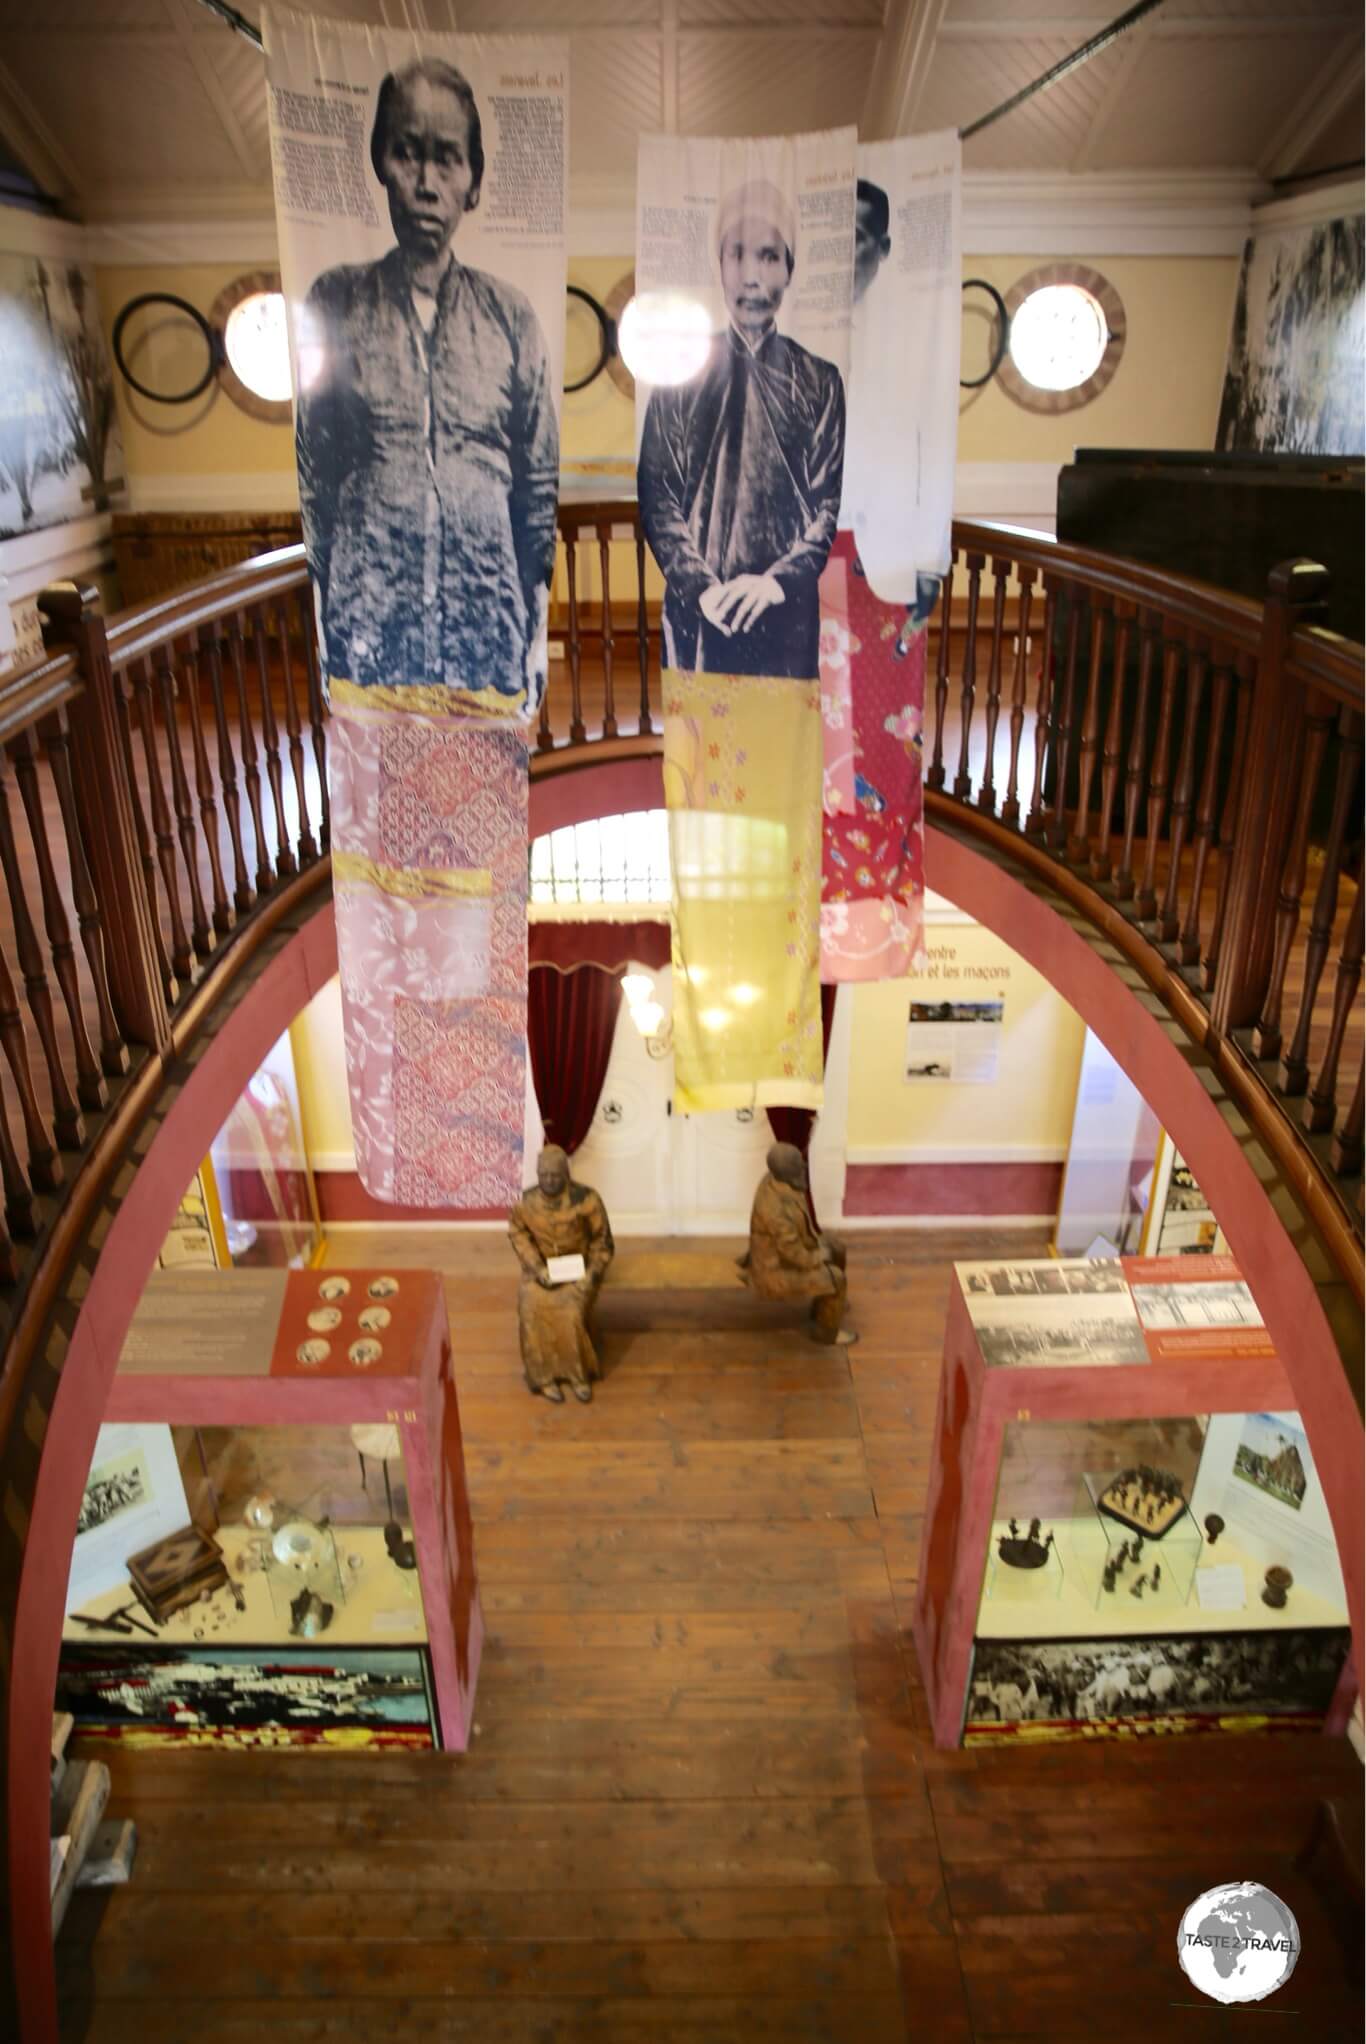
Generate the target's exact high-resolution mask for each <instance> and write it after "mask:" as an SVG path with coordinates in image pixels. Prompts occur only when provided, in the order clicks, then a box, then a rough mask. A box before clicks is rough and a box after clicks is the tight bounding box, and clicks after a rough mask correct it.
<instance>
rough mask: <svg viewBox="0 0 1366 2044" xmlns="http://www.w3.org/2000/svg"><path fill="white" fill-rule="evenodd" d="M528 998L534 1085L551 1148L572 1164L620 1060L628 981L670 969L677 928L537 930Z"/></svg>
mask: <svg viewBox="0 0 1366 2044" xmlns="http://www.w3.org/2000/svg"><path fill="white" fill-rule="evenodd" d="M528 934H529V945H528V948H529V953H530V960H531V972H530V976H529V982H528V991H527V1046H528V1048H529V1050H530V1052H531V1083H532V1085H533V1086H534V1087H535V1089H536V1104H537V1106H538V1107H539V1108H540V1110H541V1120H542V1121H543V1122H544V1123H545V1136H546V1141H547V1142H548V1143H558V1144H559V1146H560V1148H561V1149H562V1150H567V1151H568V1153H569V1155H570V1156H571V1157H572V1156H573V1154H574V1152H575V1150H577V1149H578V1147H579V1145H580V1144H581V1143H582V1142H583V1141H584V1140H585V1138H586V1137H587V1135H588V1131H589V1129H590V1128H592V1126H593V1116H594V1115H595V1114H596V1113H597V1111H598V1100H599V1098H600V1096H601V1093H602V1082H603V1080H604V1079H605V1078H606V1077H607V1064H608V1060H609V1059H610V1057H611V1055H612V1038H613V1036H614V1035H615V1034H616V1027H617V1013H618V1010H619V1009H620V1007H621V975H622V973H623V972H625V970H626V968H627V966H628V965H632V964H638V965H646V966H653V967H655V968H656V969H657V968H659V967H661V966H665V965H667V964H668V962H669V926H668V924H667V923H660V922H639V923H606V922H604V923H533V924H532V925H531V928H530V931H529V933H528Z"/></svg>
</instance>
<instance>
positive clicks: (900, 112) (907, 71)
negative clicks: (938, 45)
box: [859, 0, 949, 142]
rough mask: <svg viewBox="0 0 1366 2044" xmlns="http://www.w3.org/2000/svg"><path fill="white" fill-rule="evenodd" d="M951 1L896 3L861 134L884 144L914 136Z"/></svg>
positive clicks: (885, 32) (889, 15)
mask: <svg viewBox="0 0 1366 2044" xmlns="http://www.w3.org/2000/svg"><path fill="white" fill-rule="evenodd" d="M948 4H949V0H891V5H890V6H889V7H888V9H887V25H886V27H885V28H884V29H883V32H882V39H881V42H880V44H879V46H878V54H877V57H876V59H875V61H874V64H873V75H872V79H871V81H870V83H869V86H868V96H867V98H866V99H865V101H864V106H863V119H862V120H861V121H860V123H859V133H860V134H861V135H862V136H863V138H864V140H865V141H869V142H882V141H887V140H889V139H890V138H891V137H892V136H893V135H909V134H910V132H911V128H912V124H913V122H914V120H915V110H916V107H917V105H918V103H919V100H920V96H921V94H922V93H923V92H924V90H925V80H926V79H927V78H928V77H929V72H930V64H931V62H932V60H933V57H934V46H935V41H936V39H937V37H938V35H939V31H940V29H941V28H942V26H943V22H944V15H945V13H946V11H947V9H948Z"/></svg>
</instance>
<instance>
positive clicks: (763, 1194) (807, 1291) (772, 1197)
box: [741, 1143, 858, 1348]
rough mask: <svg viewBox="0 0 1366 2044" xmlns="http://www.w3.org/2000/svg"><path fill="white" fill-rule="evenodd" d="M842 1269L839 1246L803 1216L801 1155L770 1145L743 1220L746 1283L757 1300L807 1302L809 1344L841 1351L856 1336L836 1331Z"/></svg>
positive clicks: (844, 1283) (790, 1147)
mask: <svg viewBox="0 0 1366 2044" xmlns="http://www.w3.org/2000/svg"><path fill="white" fill-rule="evenodd" d="M844 1265H845V1250H844V1244H843V1243H842V1242H837V1241H836V1239H835V1237H834V1236H833V1235H822V1234H821V1232H820V1230H819V1229H818V1228H817V1226H816V1224H815V1222H814V1221H813V1220H812V1218H811V1216H810V1214H809V1213H808V1212H807V1207H806V1163H805V1160H804V1159H803V1157H802V1153H801V1151H800V1150H799V1149H797V1147H796V1146H795V1144H793V1143H774V1145H773V1147H772V1149H771V1150H770V1151H769V1153H768V1176H767V1177H766V1178H764V1179H763V1180H762V1182H761V1183H760V1186H759V1190H758V1191H757V1192H756V1193H755V1195H754V1206H753V1209H752V1211H751V1213H750V1217H749V1254H748V1256H747V1257H744V1258H742V1259H741V1267H742V1269H743V1270H744V1273H745V1281H746V1283H747V1284H749V1285H750V1287H751V1288H752V1289H753V1290H754V1291H755V1292H757V1294H758V1296H759V1297H760V1298H761V1299H810V1301H811V1330H810V1332H811V1339H812V1340H813V1341H820V1342H826V1343H828V1344H834V1343H836V1342H838V1343H839V1345H840V1346H841V1347H842V1348H847V1347H848V1346H849V1344H850V1343H851V1342H855V1341H857V1340H858V1336H857V1335H856V1334H855V1333H854V1331H853V1329H852V1328H848V1327H841V1326H840V1321H841V1320H842V1319H843V1318H844V1307H845V1301H846V1299H847V1298H848V1295H849V1280H848V1278H847V1277H846V1275H845V1267H844Z"/></svg>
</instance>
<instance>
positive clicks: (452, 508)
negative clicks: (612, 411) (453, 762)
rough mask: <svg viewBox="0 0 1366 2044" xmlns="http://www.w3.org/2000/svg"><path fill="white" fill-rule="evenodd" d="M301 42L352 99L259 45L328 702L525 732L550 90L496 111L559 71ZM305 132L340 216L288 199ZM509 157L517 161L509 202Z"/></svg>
mask: <svg viewBox="0 0 1366 2044" xmlns="http://www.w3.org/2000/svg"><path fill="white" fill-rule="evenodd" d="M282 20H284V21H286V22H287V21H288V18H287V17H283V18H282ZM314 28H315V30H316V31H317V38H316V40H320V41H321V43H322V45H323V46H324V49H325V50H326V53H327V54H326V56H325V59H324V62H323V64H322V66H321V69H322V71H323V74H324V80H323V82H324V83H330V82H331V81H332V80H338V79H344V80H347V81H351V82H350V84H349V93H350V96H349V98H348V100H347V101H346V103H345V105H344V106H343V108H342V111H341V114H340V115H337V114H335V112H334V110H333V102H332V100H331V99H330V98H326V99H323V100H319V99H318V98H317V97H316V87H315V89H314V93H313V94H312V95H311V96H310V95H309V94H306V93H304V92H302V91H301V90H300V89H299V88H300V85H301V84H303V83H306V82H311V78H310V77H306V76H305V74H310V73H311V71H312V70H316V69H317V68H319V67H317V66H313V67H310V66H309V65H308V64H307V63H306V62H300V61H296V62H294V63H293V64H292V66H291V62H290V60H291V57H292V56H293V55H294V52H293V49H292V32H291V31H290V30H289V28H288V27H286V29H285V30H284V32H283V33H282V32H280V31H277V32H276V34H275V36H274V37H273V38H272V50H271V80H272V88H273V90H272V100H271V107H272V122H273V130H274V131H275V142H276V188H277V204H278V206H279V208H280V212H281V228H282V233H281V241H282V259H283V265H284V275H285V287H286V296H287V298H288V300H289V303H290V307H291V313H292V318H293V327H294V338H295V346H296V370H297V406H296V442H297V454H298V466H299V495H300V503H301V508H302V512H303V524H304V537H305V541H306V543H307V547H308V556H309V565H310V568H311V570H312V574H313V578H314V585H315V590H316V594H317V601H318V610H319V617H320V622H321V625H322V631H323V636H324V641H325V652H326V663H327V671H328V677H329V681H330V683H332V684H335V683H337V682H349V683H351V684H353V685H355V686H357V687H360V688H366V689H373V688H384V689H395V688H413V687H421V688H424V689H426V690H433V689H445V690H458V691H463V692H465V693H466V694H467V695H468V696H469V697H470V698H471V699H472V700H471V707H472V708H474V709H476V710H479V711H481V712H483V713H485V714H491V715H495V716H496V715H499V714H513V715H517V714H521V713H522V712H523V711H525V712H526V713H528V714H529V713H530V711H531V710H533V709H534V708H535V706H536V704H537V703H538V702H539V699H540V695H541V693H542V690H543V686H544V674H545V651H546V618H547V612H548V606H549V591H550V581H551V575H552V572H553V567H554V552H555V507H556V498H557V493H558V483H559V422H558V407H559V394H560V384H561V377H562V360H563V346H564V341H563V323H564V244H563V205H562V186H563V174H564V166H563V132H562V127H563V121H562V116H563V112H564V93H563V87H562V82H561V86H560V90H559V92H558V94H557V95H550V94H547V93H545V92H541V93H540V94H537V93H534V92H530V91H528V92H525V93H523V94H521V95H519V96H516V97H515V98H514V96H513V95H512V94H510V93H506V92H504V91H502V90H500V89H499V88H500V84H501V83H502V82H503V81H504V80H505V79H507V78H509V77H512V78H514V79H516V80H517V81H520V82H521V83H522V84H529V83H530V81H532V80H533V79H536V80H540V81H542V82H544V81H545V80H546V79H547V78H549V77H551V76H552V74H553V73H554V71H555V66H554V65H553V64H551V63H541V64H534V63H532V62H531V61H530V60H524V59H523V58H520V57H514V58H513V59H512V60H511V61H509V59H508V58H507V57H505V56H502V55H500V50H505V49H506V48H507V47H508V45H509V41H510V39H505V40H503V41H501V42H500V41H496V40H494V39H487V40H481V39H479V38H454V37H449V36H439V35H438V36H431V37H425V38H417V37H414V36H411V35H408V34H406V33H403V34H400V33H398V32H389V31H382V30H374V31H363V30H352V29H347V28H343V27H342V26H340V25H338V24H334V23H327V24H314ZM277 45H279V47H278V48H277V47H276V46H277ZM314 46H315V45H314V44H310V45H309V47H314ZM333 46H335V49H336V51H338V52H339V53H340V55H339V56H338V58H337V60H336V61H335V62H334V61H333ZM511 47H512V48H513V50H514V51H516V50H518V49H523V50H525V47H526V46H525V45H519V44H516V43H512V44H511ZM535 47H536V48H537V49H538V50H539V49H540V48H541V47H542V46H540V45H537V46H535ZM561 68H562V67H561ZM481 81H482V82H481ZM319 106H322V107H324V108H325V109H326V110H327V120H326V123H325V122H324V120H323V117H322V116H321V115H319V114H318V113H317V112H316V109H317V108H318V107H319ZM308 108H312V109H314V111H313V112H309V111H307V109H308ZM552 116H553V118H552ZM557 122H558V123H559V125H558V126H557V125H556V123H557ZM310 123H311V124H312V126H313V127H314V128H323V127H327V129H328V131H329V132H330V133H335V132H336V131H337V129H338V127H339V126H340V128H341V132H342V133H344V135H345V137H346V148H347V151H348V161H349V171H350V182H349V184H347V185H346V186H345V188H344V192H343V198H344V199H345V201H346V203H347V205H348V206H349V209H350V213H351V216H352V217H349V218H335V217H333V218H326V219H324V218H321V217H319V216H320V213H321V211H322V210H323V207H324V206H325V203H326V200H327V198H328V196H329V188H328V187H325V186H324V185H323V184H322V182H321V181H320V179H319V178H318V177H316V176H315V177H313V179H312V181H311V182H310V183H308V184H307V185H306V186H305V185H304V184H303V182H302V180H301V177H300V175H299V173H298V171H297V162H298V156H297V150H298V146H299V141H300V138H299V136H298V134H297V132H290V131H298V130H300V129H303V130H305V131H306V132H307V131H308V129H309V126H310ZM504 136H508V137H509V138H513V137H515V142H514V140H512V139H509V140H508V141H506V142H504V140H503V137H504ZM537 145H539V148H540V154H539V155H538V154H537V153H536V149H537ZM314 146H315V149H321V148H323V146H324V144H323V143H322V141H321V140H318V141H317V142H316V143H315V145H314ZM326 146H327V147H329V148H335V147H336V146H337V145H336V144H335V143H333V142H331V141H329V142H328V143H327V145H326ZM500 146H501V147H506V148H507V149H508V150H509V152H510V156H511V157H512V158H514V159H515V160H513V161H510V163H509V166H508V168H507V170H506V173H505V174H504V175H502V177H501V181H500V163H499V149H500ZM538 176H539V178H540V180H541V184H542V185H543V187H544V189H542V190H538V189H536V181H537V178H538ZM304 201H307V205H306V206H305V205H304V204H303V203H302V202H304ZM340 203H341V201H340V200H339V201H338V204H340ZM519 206H520V207H521V210H520V212H519V211H518V210H517V209H518V207H519ZM365 209H368V217H366V213H365ZM296 213H302V215H303V217H302V218H297V219H296V218H295V217H294V216H295V215H296ZM377 244H378V245H379V246H378V247H377ZM324 257H326V258H327V260H326V261H325V262H324V261H323V260H321V259H322V258H324ZM338 257H343V258H344V260H337V258H338Z"/></svg>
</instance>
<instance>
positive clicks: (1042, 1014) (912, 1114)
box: [848, 923, 1086, 1164]
mask: <svg viewBox="0 0 1366 2044" xmlns="http://www.w3.org/2000/svg"><path fill="white" fill-rule="evenodd" d="M927 940H928V941H927V948H928V950H929V954H930V959H929V967H928V970H927V971H926V972H924V973H920V974H917V975H916V976H915V977H913V978H911V979H903V980H888V981H885V982H883V983H882V984H879V985H873V986H858V987H855V988H854V1013H853V1040H852V1044H851V1047H850V1058H849V1134H848V1149H849V1155H850V1158H851V1160H852V1161H854V1162H857V1163H866V1164H870V1163H876V1162H877V1161H878V1153H879V1152H881V1153H885V1159H886V1161H887V1162H888V1163H892V1162H898V1161H910V1160H911V1158H910V1153H913V1152H915V1151H921V1150H923V1151H929V1152H934V1153H936V1154H938V1155H941V1156H942V1155H945V1154H947V1153H952V1154H953V1155H954V1156H955V1157H957V1156H960V1155H961V1157H962V1158H963V1160H964V1161H965V1162H971V1161H972V1160H973V1159H977V1158H980V1159H982V1160H987V1159H992V1158H999V1159H1001V1160H1002V1161H1008V1160H1009V1159H1011V1158H1012V1157H1014V1156H1024V1155H1033V1156H1038V1155H1040V1154H1048V1155H1056V1156H1059V1157H1061V1156H1062V1155H1064V1154H1065V1152H1066V1149H1067V1143H1068V1137H1069V1134H1070V1132H1071V1127H1072V1108H1073V1103H1074V1101H1075V1098H1076V1090H1077V1072H1078V1069H1079V1068H1080V1064H1081V1050H1082V1043H1083V1040H1084V1038H1085V1034H1086V1030H1085V1024H1084V1023H1083V1022H1082V1019H1081V1017H1080V1016H1079V1015H1078V1014H1076V1012H1075V1011H1074V1010H1073V1009H1072V1008H1070V1007H1069V1006H1068V1004H1067V1002H1066V1001H1064V1000H1063V998H1062V996H1061V995H1060V994H1058V993H1056V992H1055V991H1054V989H1053V988H1052V987H1051V986H1050V985H1049V983H1048V981H1047V980H1046V979H1043V978H1042V977H1041V976H1040V974H1038V973H1037V972H1035V970H1034V968H1033V967H1032V966H1031V965H1026V963H1025V961H1024V960H1023V959H1022V958H1019V957H1017V956H1016V954H1015V953H1014V952H1013V951H1012V950H1010V948H1009V947H1008V946H1007V945H1005V944H1003V943H1002V942H1001V939H1000V938H999V937H997V936H995V935H994V934H993V933H992V932H991V931H990V930H986V929H983V928H982V927H981V926H980V925H979V924H976V923H967V924H957V923H947V924H938V923H936V924H932V925H931V927H930V929H929V931H928V933H927ZM948 1000H961V1001H989V1000H1003V1001H1004V1003H1005V1011H1004V1016H1003V1020H1002V1029H1001V1057H1000V1067H999V1073H998V1076H997V1078H996V1081H995V1082H994V1084H988V1085H960V1084H955V1083H953V1082H952V1081H950V1080H940V1079H920V1080H908V1079H907V1078H906V1077H905V1058H906V1021H907V1014H908V1011H909V1008H910V1004H911V1002H912V1001H948Z"/></svg>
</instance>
